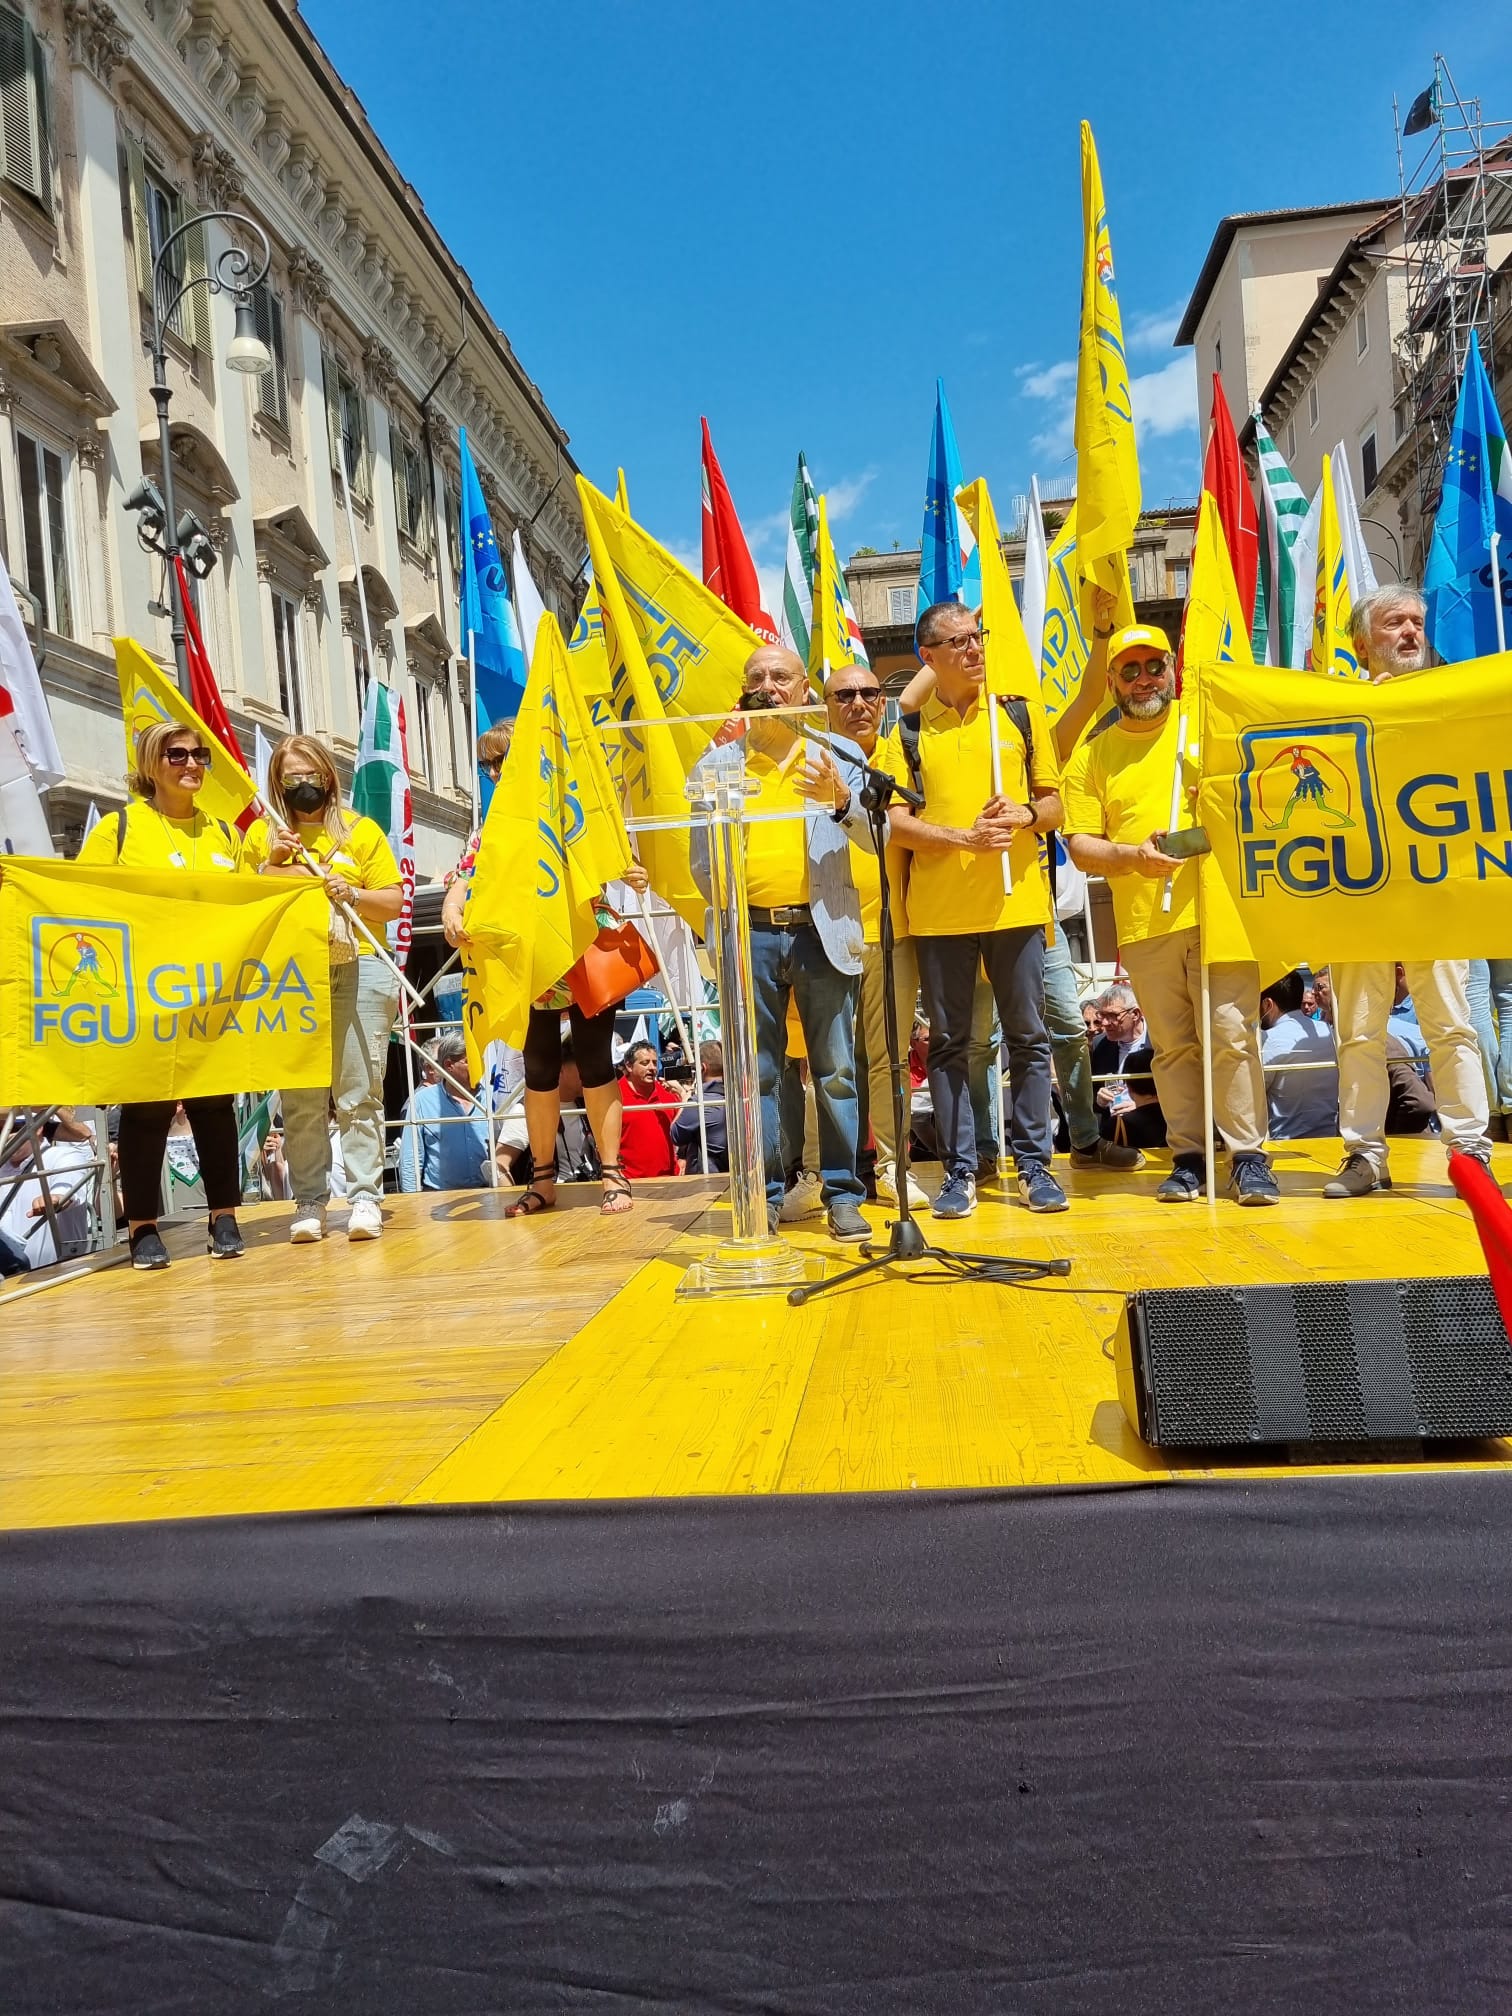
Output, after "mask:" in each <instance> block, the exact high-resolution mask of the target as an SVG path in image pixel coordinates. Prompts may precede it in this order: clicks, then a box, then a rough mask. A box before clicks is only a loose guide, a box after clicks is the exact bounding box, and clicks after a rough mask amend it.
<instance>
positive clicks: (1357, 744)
mask: <svg viewBox="0 0 1512 2016" xmlns="http://www.w3.org/2000/svg"><path fill="white" fill-rule="evenodd" d="M1199 683H1200V689H1201V695H1202V722H1201V756H1200V766H1201V786H1200V790H1199V793H1198V811H1197V816H1198V820H1199V822H1200V823H1201V824H1202V825H1203V826H1204V827H1206V829H1207V833H1208V837H1209V839H1210V840H1211V842H1212V848H1213V851H1212V853H1211V854H1210V855H1209V856H1207V857H1206V858H1205V859H1204V861H1203V863H1202V928H1203V956H1204V958H1206V959H1207V960H1208V961H1209V962H1210V963H1212V962H1216V961H1219V960H1226V959H1256V960H1258V961H1259V963H1260V967H1261V972H1262V977H1263V978H1266V979H1269V978H1271V977H1273V975H1275V974H1276V973H1279V972H1282V971H1284V970H1285V969H1286V968H1287V967H1290V966H1293V965H1295V964H1296V963H1297V962H1298V960H1308V961H1310V962H1313V963H1317V964H1322V963H1325V962H1327V961H1329V960H1350V959H1356V960H1384V959H1481V958H1488V957H1499V956H1500V955H1501V954H1502V953H1503V952H1505V950H1506V946H1507V937H1508V919H1509V918H1512V653H1508V654H1505V655H1503V656H1500V657H1495V658H1481V659H1477V660H1473V661H1472V662H1470V663H1468V664H1460V665H1453V666H1449V667H1446V668H1445V669H1443V670H1440V671H1433V672H1419V673H1412V674H1408V675H1406V676H1404V677H1400V678H1396V679H1391V680H1387V681H1386V682H1385V683H1384V684H1383V685H1379V686H1376V685H1350V686H1344V685H1341V684H1340V683H1339V682H1338V681H1337V680H1334V679H1322V678H1318V677H1316V676H1315V675H1314V674H1312V673H1310V672H1283V671H1274V670H1270V669H1267V670H1266V671H1264V672H1263V673H1257V672H1256V671H1255V669H1254V667H1252V666H1244V665H1216V664H1214V665H1204V666H1202V668H1201V678H1200V682H1199Z"/></svg>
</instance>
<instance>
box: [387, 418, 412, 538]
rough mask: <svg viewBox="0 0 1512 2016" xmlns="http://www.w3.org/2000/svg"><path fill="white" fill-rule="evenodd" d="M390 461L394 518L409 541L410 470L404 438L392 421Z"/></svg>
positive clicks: (390, 427)
mask: <svg viewBox="0 0 1512 2016" xmlns="http://www.w3.org/2000/svg"><path fill="white" fill-rule="evenodd" d="M389 461H390V462H391V464H392V465H393V475H394V516H395V518H396V519H397V520H398V523H399V530H400V531H401V532H402V533H403V534H404V536H405V538H406V539H407V538H408V537H409V523H410V512H409V469H408V466H407V464H406V462H405V459H404V436H403V435H402V434H401V433H400V432H399V429H398V428H397V427H396V426H395V425H394V424H393V422H392V421H390V422H389Z"/></svg>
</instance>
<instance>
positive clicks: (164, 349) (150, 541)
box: [142, 210, 273, 694]
mask: <svg viewBox="0 0 1512 2016" xmlns="http://www.w3.org/2000/svg"><path fill="white" fill-rule="evenodd" d="M214 222H221V223H226V224H235V225H237V226H239V227H240V228H241V229H242V230H244V231H249V232H251V233H252V234H253V235H254V236H255V237H256V239H257V243H258V245H259V247H260V248H261V255H262V256H261V263H260V264H256V255H255V254H254V253H251V252H248V251H246V250H245V249H244V248H243V247H242V246H240V245H228V246H227V248H226V250H225V251H224V252H222V253H221V254H220V255H219V256H218V258H217V259H216V261H215V264H214V265H213V266H211V265H210V263H209V261H208V259H207V261H206V266H205V271H204V272H203V273H196V274H194V275H193V276H192V277H191V278H190V279H188V280H186V281H184V283H183V285H182V286H181V287H180V288H179V290H178V292H177V293H176V294H175V295H174V296H173V299H172V300H171V301H169V302H168V303H167V304H166V306H165V305H164V301H163V283H164V280H165V279H166V280H167V282H168V284H169V285H172V283H173V281H174V279H175V277H176V275H175V272H174V268H173V265H172V263H171V260H170V255H171V253H172V251H173V248H174V246H175V245H177V244H178V242H179V240H180V239H182V238H183V237H184V235H185V233H186V232H189V231H198V230H201V229H202V228H203V227H204V226H206V225H208V224H211V223H214ZM272 261H273V252H272V247H271V246H270V245H269V243H268V234H267V232H266V231H264V230H263V228H262V226H261V225H260V224H257V223H254V221H253V220H252V218H250V217H243V216H242V215H241V213H240V212H239V211H236V210H210V211H207V212H205V213H204V214H203V215H201V216H199V217H193V218H190V219H189V221H188V222H187V223H184V224H180V225H179V226H178V228H177V230H175V231H170V232H169V234H168V236H167V237H166V238H165V239H164V240H163V242H162V244H161V245H160V246H159V247H158V251H157V257H156V258H155V259H154V260H153V262H152V338H151V341H150V342H149V344H148V346H147V350H148V355H149V356H150V357H151V359H152V397H153V402H154V404H155V405H156V407H157V416H158V450H159V454H160V456H161V459H162V472H163V498H162V503H163V515H162V524H161V527H160V529H159V533H158V536H157V537H156V538H153V537H152V536H151V534H150V533H149V532H148V531H147V530H146V527H145V522H144V527H143V531H142V537H143V540H144V542H145V543H146V544H147V545H149V546H150V547H151V548H152V550H153V551H154V552H157V553H161V554H162V555H163V556H164V558H165V559H166V560H167V562H168V606H169V609H170V610H171V612H172V617H173V660H174V664H175V665H176V667H177V668H178V682H179V687H180V690H181V691H182V692H184V693H185V694H187V693H188V691H189V656H188V651H187V649H186V646H185V642H184V598H183V594H182V592H181V590H180V588H179V575H178V568H177V567H176V566H175V565H174V564H173V563H174V561H175V560H177V559H178V558H179V557H180V556H181V555H182V554H183V552H184V551H185V550H186V548H187V547H188V546H189V544H190V541H191V540H192V539H193V537H194V535H195V533H196V531H197V530H198V529H199V528H198V527H196V526H195V525H194V524H193V522H192V521H191V520H189V519H187V518H186V519H185V521H184V523H183V524H180V522H179V520H178V517H177V515H176V513H175V511H174V507H173V453H172V446H171V443H170V441H169V435H168V402H169V400H170V399H171V398H172V397H173V394H172V392H171V391H170V390H169V387H168V325H169V324H170V323H171V322H172V320H173V318H174V315H175V314H176V313H177V312H178V307H179V303H180V302H181V301H182V300H183V299H184V297H185V295H186V294H188V293H189V292H190V291H191V289H193V288H195V287H206V288H208V289H209V291H210V292H211V293H212V294H222V293H226V294H232V295H234V296H235V298H236V335H235V336H234V338H233V339H232V342H231V347H230V349H229V350H228V351H227V353H226V369H227V370H228V371H240V372H243V373H245V374H246V375H247V376H249V377H256V376H260V375H261V374H262V373H263V372H264V371H270V370H271V369H272V368H273V359H272V357H271V356H270V355H269V352H268V346H267V344H266V343H264V342H263V340H262V338H261V337H260V336H259V335H258V333H257V319H256V316H255V315H254V313H253V310H252V289H253V288H254V287H255V286H257V284H258V283H259V281H262V280H265V279H266V278H267V276H268V268H269V266H270V265H271V264H272ZM254 268H255V270H254Z"/></svg>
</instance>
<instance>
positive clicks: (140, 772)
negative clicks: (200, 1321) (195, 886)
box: [79, 721, 246, 1268]
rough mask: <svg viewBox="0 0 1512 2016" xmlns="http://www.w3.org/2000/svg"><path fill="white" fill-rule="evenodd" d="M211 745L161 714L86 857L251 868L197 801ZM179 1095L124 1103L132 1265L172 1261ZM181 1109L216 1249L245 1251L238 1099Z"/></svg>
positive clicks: (160, 867) (231, 870) (143, 738)
mask: <svg viewBox="0 0 1512 2016" xmlns="http://www.w3.org/2000/svg"><path fill="white" fill-rule="evenodd" d="M210 762H211V752H210V750H209V749H207V748H206V747H205V745H204V743H203V742H201V740H200V737H199V732H198V730H197V729H193V728H181V727H179V726H178V724H177V723H176V722H173V721H154V722H153V724H152V726H151V727H150V728H144V729H143V730H142V732H141V734H140V735H139V736H138V737H137V743H136V763H135V768H134V769H133V771H132V772H131V775H130V776H129V777H128V778H127V780H126V781H127V784H128V786H129V788H130V790H131V792H132V794H133V796H134V797H135V798H136V799H137V800H138V802H137V803H136V804H132V805H127V806H124V807H123V808H122V809H121V810H120V811H119V812H117V813H116V814H115V816H114V817H113V818H111V817H107V818H104V819H102V820H101V821H100V823H99V825H98V826H96V827H95V829H94V831H93V832H92V833H91V834H90V836H89V838H88V839H87V840H86V841H85V842H84V845H83V846H82V847H81V848H80V849H79V859H80V860H81V861H92V862H97V863H103V864H104V865H106V866H112V867H114V866H119V867H122V868H150V869H155V870H157V871H158V872H162V871H164V870H168V869H178V868H186V869H190V870H192V871H193V872H194V873H196V874H200V875H236V874H240V873H243V872H245V868H246V863H245V862H244V861H243V859H242V842H241V835H240V834H239V833H238V832H237V831H236V828H235V827H234V826H228V825H227V824H226V823H225V822H224V820H221V819H212V818H211V817H210V816H209V815H208V814H207V813H204V812H201V811H200V810H199V809H198V807H197V806H196V804H195V802H194V801H195V797H196V794H197V793H198V792H199V791H200V789H201V788H202V786H203V785H204V782H205V778H206V777H207V776H208V774H209V770H210ZM176 1108H177V1102H176V1101H175V1100H172V1099H148V1100H136V1101H133V1102H131V1103H130V1104H128V1105H125V1106H123V1107H122V1108H121V1133H120V1140H119V1143H118V1152H119V1156H120V1170H121V1195H122V1201H123V1203H124V1205H125V1207H126V1219H127V1223H128V1225H129V1226H130V1238H131V1264H132V1266H133V1267H141V1268H158V1267H166V1266H167V1265H168V1249H167V1247H166V1246H165V1245H164V1244H163V1241H162V1239H161V1237H160V1236H159V1233H158V1227H157V1219H158V1206H159V1204H160V1202H161V1200H162V1192H163V1153H164V1150H165V1148H166V1147H167V1143H168V1129H169V1127H170V1125H171V1124H172V1121H173V1116H174V1113H175V1111H176ZM184 1113H185V1117H186V1118H187V1119H188V1122H189V1127H190V1131H191V1133H192V1134H193V1136H194V1145H195V1148H196V1150H197V1151H198V1154H199V1166H200V1175H201V1176H202V1178H203V1179H204V1185H205V1202H206V1203H207V1204H208V1205H209V1207H210V1257H211V1259H213V1260H234V1259H236V1258H237V1256H238V1255H239V1254H240V1253H241V1251H242V1242H241V1234H240V1233H239V1232H238V1231H237V1229H236V1207H237V1205H238V1204H240V1202H241V1155H240V1152H239V1150H238V1147H237V1139H236V1107H235V1103H234V1101H233V1099H232V1096H231V1094H230V1093H229V1092H222V1093H218V1094H216V1095H214V1096H213V1097H211V1098H207V1099H186V1100H185V1101H184Z"/></svg>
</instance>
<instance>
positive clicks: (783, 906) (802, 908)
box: [746, 903, 814, 931]
mask: <svg viewBox="0 0 1512 2016" xmlns="http://www.w3.org/2000/svg"><path fill="white" fill-rule="evenodd" d="M746 914H747V915H748V916H749V917H750V920H751V922H752V923H753V924H765V925H767V926H768V927H769V928H770V929H772V930H776V931H782V930H786V929H787V927H788V926H789V925H791V924H812V923H813V921H814V919H813V916H812V914H811V912H810V910H809V906H808V905H807V903H779V904H778V905H777V906H776V908H775V909H772V910H763V909H762V908H761V907H760V905H759V904H756V903H753V904H752V905H751V906H750V909H749V910H748V911H747V913H746Z"/></svg>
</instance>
